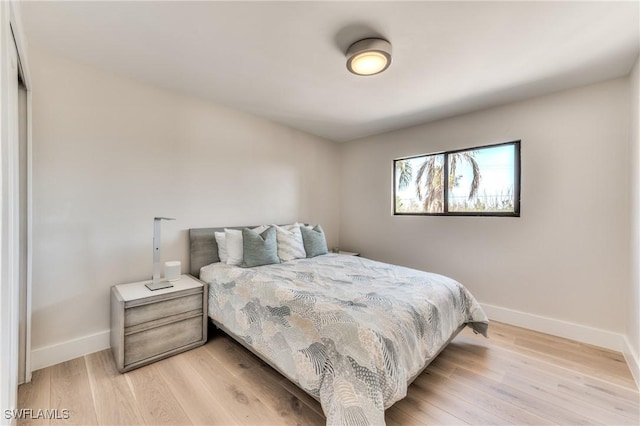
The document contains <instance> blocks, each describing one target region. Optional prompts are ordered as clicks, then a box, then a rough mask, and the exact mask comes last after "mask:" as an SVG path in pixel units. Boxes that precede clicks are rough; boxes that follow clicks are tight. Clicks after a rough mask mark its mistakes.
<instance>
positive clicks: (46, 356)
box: [31, 330, 111, 371]
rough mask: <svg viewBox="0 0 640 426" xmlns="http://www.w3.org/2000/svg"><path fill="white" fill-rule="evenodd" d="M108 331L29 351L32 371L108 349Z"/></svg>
mask: <svg viewBox="0 0 640 426" xmlns="http://www.w3.org/2000/svg"><path fill="white" fill-rule="evenodd" d="M109 336H110V331H109V330H105V331H101V332H99V333H95V334H90V335H88V336H84V337H79V338H77V339H72V340H67V341H66V342H61V343H56V344H55V345H51V346H45V347H43V348H37V349H33V350H32V351H31V369H32V371H36V370H39V369H41V368H45V367H49V366H50V365H55V364H59V363H61V362H65V361H69V360H70V359H74V358H78V357H80V356H83V355H87V354H91V353H94V352H98V351H101V350H104V349H107V348H109V347H110V346H111V345H110V342H109Z"/></svg>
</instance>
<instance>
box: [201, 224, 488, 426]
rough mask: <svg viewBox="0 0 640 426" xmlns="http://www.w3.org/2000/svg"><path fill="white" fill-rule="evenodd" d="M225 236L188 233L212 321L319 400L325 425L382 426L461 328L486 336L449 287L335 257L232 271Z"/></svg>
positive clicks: (453, 285) (470, 300)
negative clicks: (223, 251)
mask: <svg viewBox="0 0 640 426" xmlns="http://www.w3.org/2000/svg"><path fill="white" fill-rule="evenodd" d="M235 229H241V228H235ZM220 230H221V228H201V229H191V230H190V232H189V237H190V260H191V265H190V273H191V274H192V275H194V276H196V277H198V278H199V279H201V280H202V281H205V282H207V283H209V317H210V318H211V320H212V322H213V323H214V324H215V325H216V326H217V327H218V328H220V329H222V330H223V331H224V332H226V333H227V334H229V335H230V336H231V337H232V338H234V339H235V340H237V341H238V342H239V343H241V344H242V345H243V346H245V347H246V348H247V349H249V350H251V351H252V352H253V353H255V354H256V355H257V356H259V357H260V358H261V359H263V360H264V361H265V362H267V363H268V364H269V365H271V366H272V367H274V368H275V369H276V370H278V371H279V372H280V373H281V374H283V375H284V376H285V377H287V378H288V379H289V380H291V381H292V382H293V383H295V384H296V385H297V386H299V387H300V388H301V389H303V390H304V391H305V392H307V393H308V394H309V395H311V396H312V397H314V398H316V399H318V400H319V401H320V403H321V405H322V408H323V411H324V413H325V415H326V416H327V424H331V425H333V424H353V425H360V424H362V425H364V424H384V410H385V409H386V408H388V407H390V406H391V405H392V404H393V403H394V402H396V401H398V400H400V399H402V398H404V397H405V396H406V392H407V387H408V385H409V384H410V383H411V382H412V381H413V380H414V379H415V378H416V377H417V376H418V375H419V374H420V373H421V372H422V371H423V370H424V368H426V366H428V365H429V363H430V362H431V361H432V360H433V359H434V358H435V357H436V356H437V355H438V354H439V353H440V351H442V349H443V348H444V347H445V346H446V345H447V344H448V343H449V342H450V341H451V340H452V339H453V338H454V337H455V336H456V334H457V333H458V332H459V331H460V330H461V329H462V328H464V327H465V326H469V327H471V328H472V329H473V330H474V331H475V332H476V333H480V334H482V335H484V336H486V333H487V328H488V320H487V317H486V315H485V313H484V312H483V311H482V309H481V307H480V305H479V304H478V303H477V301H476V300H475V299H474V297H473V296H472V295H471V294H470V293H469V291H468V290H467V289H466V288H465V287H464V286H462V285H461V284H459V283H458V282H456V281H454V280H453V279H451V278H448V277H445V276H442V275H438V274H433V273H428V272H423V271H417V270H414V269H409V268H404V267H400V266H395V265H389V264H385V263H381V262H376V261H373V260H369V259H365V258H361V257H355V256H347V255H341V254H333V253H329V254H326V255H322V256H318V257H314V258H311V259H297V260H292V261H289V262H283V263H280V264H275V265H265V266H259V267H254V268H241V267H238V266H231V265H227V264H225V263H221V262H219V259H218V250H217V245H216V241H215V238H214V232H216V231H220Z"/></svg>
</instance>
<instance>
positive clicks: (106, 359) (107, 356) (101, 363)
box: [85, 349, 143, 425]
mask: <svg viewBox="0 0 640 426" xmlns="http://www.w3.org/2000/svg"><path fill="white" fill-rule="evenodd" d="M85 360H86V364H87V371H88V374H89V383H90V385H91V393H92V396H93V404H94V406H95V408H96V418H97V421H98V423H99V424H113V425H139V424H142V423H143V417H142V414H141V413H140V411H139V410H138V406H137V405H136V404H135V401H134V398H133V394H132V393H131V389H130V388H129V383H128V382H127V379H126V378H125V376H123V375H122V374H120V373H119V372H118V370H117V369H116V366H115V362H114V360H113V355H112V354H111V350H110V349H107V350H104V351H100V352H96V353H93V354H91V355H87V356H85Z"/></svg>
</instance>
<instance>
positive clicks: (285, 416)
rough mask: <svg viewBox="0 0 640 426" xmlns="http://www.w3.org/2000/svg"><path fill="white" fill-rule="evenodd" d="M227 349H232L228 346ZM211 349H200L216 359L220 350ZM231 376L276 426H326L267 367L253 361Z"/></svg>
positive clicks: (277, 375)
mask: <svg viewBox="0 0 640 426" xmlns="http://www.w3.org/2000/svg"><path fill="white" fill-rule="evenodd" d="M227 347H228V348H230V349H234V348H233V347H231V346H227ZM215 349H216V348H215V347H214V345H205V346H204V347H203V350H205V351H207V352H208V353H209V355H211V356H212V357H214V358H216V359H218V360H219V358H218V357H219V356H220V351H216V350H215ZM230 352H231V351H230V350H228V349H225V350H224V353H225V354H229V353H230ZM242 352H246V351H242ZM223 359H225V358H224V357H223ZM245 362H246V361H245ZM234 377H235V378H236V380H237V381H238V384H239V385H242V386H243V387H246V388H248V389H252V390H253V393H254V394H255V395H256V397H257V398H258V399H260V400H261V401H262V402H263V403H264V404H265V406H266V407H268V408H269V409H271V410H272V411H273V412H274V413H275V414H276V415H277V416H278V417H279V423H282V424H304V425H314V424H317V425H321V424H325V423H326V418H325V417H324V415H320V414H318V413H317V412H316V411H314V410H313V409H312V408H311V407H309V406H308V405H307V404H306V403H305V402H304V401H303V400H301V399H299V398H298V397H297V396H296V395H294V394H292V393H291V392H289V391H288V390H287V389H286V388H284V387H283V386H282V383H281V381H282V376H281V375H280V374H279V373H277V372H276V371H275V370H273V369H272V368H271V367H269V366H268V365H264V364H261V365H258V364H257V363H255V362H254V363H252V365H251V368H241V370H239V374H237V375H235V376H234Z"/></svg>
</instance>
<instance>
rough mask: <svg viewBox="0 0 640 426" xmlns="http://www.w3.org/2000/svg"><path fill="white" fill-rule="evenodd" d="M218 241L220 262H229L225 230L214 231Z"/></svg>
mask: <svg viewBox="0 0 640 426" xmlns="http://www.w3.org/2000/svg"><path fill="white" fill-rule="evenodd" d="M214 236H215V237H216V243H217V244H218V257H219V258H220V262H222V263H227V238H226V236H225V233H224V232H216V233H214Z"/></svg>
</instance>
